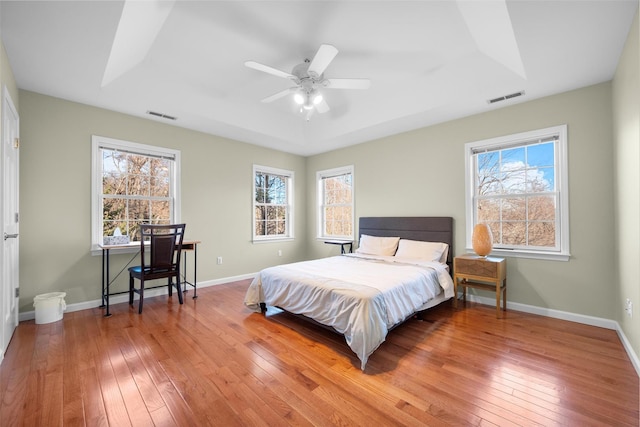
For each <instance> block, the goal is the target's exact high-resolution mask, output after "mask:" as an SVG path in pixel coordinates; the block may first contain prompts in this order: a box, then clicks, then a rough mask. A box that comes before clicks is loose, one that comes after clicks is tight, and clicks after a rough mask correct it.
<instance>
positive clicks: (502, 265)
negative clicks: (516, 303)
mask: <svg viewBox="0 0 640 427" xmlns="http://www.w3.org/2000/svg"><path fill="white" fill-rule="evenodd" d="M453 273H454V274H453V290H454V295H455V297H454V300H453V306H454V307H457V306H458V286H462V298H463V300H465V301H466V300H467V287H471V288H478V289H484V290H487V291H495V292H496V317H500V294H502V309H503V310H504V311H506V310H507V262H506V261H505V259H504V258H496V257H486V258H482V257H479V256H478V255H473V254H466V255H462V256H457V257H455V258H454V259H453Z"/></svg>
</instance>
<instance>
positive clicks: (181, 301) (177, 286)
mask: <svg viewBox="0 0 640 427" xmlns="http://www.w3.org/2000/svg"><path fill="white" fill-rule="evenodd" d="M176 291H177V292H178V301H180V304H182V303H183V300H182V290H181V289H180V271H178V275H177V276H176Z"/></svg>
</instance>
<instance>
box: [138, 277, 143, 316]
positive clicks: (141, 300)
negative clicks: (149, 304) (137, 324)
mask: <svg viewBox="0 0 640 427" xmlns="http://www.w3.org/2000/svg"><path fill="white" fill-rule="evenodd" d="M138 293H139V294H140V302H139V303H138V314H142V303H143V301H144V279H141V280H140V292H138Z"/></svg>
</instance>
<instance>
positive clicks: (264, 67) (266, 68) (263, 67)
mask: <svg viewBox="0 0 640 427" xmlns="http://www.w3.org/2000/svg"><path fill="white" fill-rule="evenodd" d="M244 65H245V66H247V67H249V68H253V69H254V70H258V71H262V72H265V73H269V74H273V75H274V76H278V77H284V78H285V79H292V80H295V79H296V76H294V75H293V74H290V73H287V72H285V71H281V70H278V69H277V68H273V67H270V66H268V65H264V64H261V63H259V62H255V61H247V62H245V63H244Z"/></svg>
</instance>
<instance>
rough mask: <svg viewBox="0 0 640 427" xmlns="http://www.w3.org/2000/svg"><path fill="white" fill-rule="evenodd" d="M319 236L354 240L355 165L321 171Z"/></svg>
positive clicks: (317, 179)
mask: <svg viewBox="0 0 640 427" xmlns="http://www.w3.org/2000/svg"><path fill="white" fill-rule="evenodd" d="M316 181H317V182H318V207H319V213H318V238H325V239H326V238H333V239H338V240H340V239H344V240H353V229H354V226H353V223H354V209H353V166H346V167H343V168H337V169H330V170H325V171H319V172H317V174H316Z"/></svg>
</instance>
